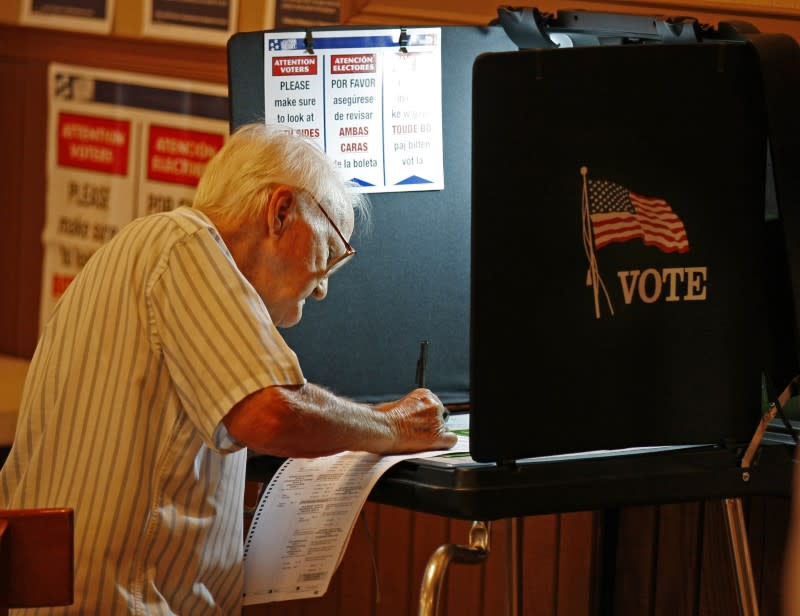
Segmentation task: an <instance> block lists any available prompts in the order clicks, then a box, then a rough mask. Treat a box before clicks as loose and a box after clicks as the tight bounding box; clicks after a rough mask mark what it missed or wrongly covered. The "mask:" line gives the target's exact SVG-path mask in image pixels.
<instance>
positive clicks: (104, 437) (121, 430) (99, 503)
mask: <svg viewBox="0 0 800 616" xmlns="http://www.w3.org/2000/svg"><path fill="white" fill-rule="evenodd" d="M303 382H304V379H303V374H302V372H301V369H300V366H299V364H298V362H297V358H296V356H295V354H294V353H293V352H292V351H291V350H290V349H289V348H288V346H287V345H286V343H285V342H284V340H283V339H282V338H281V336H280V334H279V333H278V331H277V329H276V328H275V326H274V324H273V323H272V321H271V319H270V316H269V314H268V312H267V309H266V307H265V306H264V303H263V302H262V300H261V298H260V297H259V296H258V295H257V293H256V291H255V290H254V289H253V287H252V286H251V285H250V283H249V282H248V281H247V280H246V279H245V278H244V277H243V276H242V274H241V273H240V272H239V270H238V269H237V267H236V265H235V264H234V261H233V259H232V257H231V255H230V253H229V252H228V250H227V248H226V247H225V245H224V243H223V241H222V239H221V238H220V236H219V234H218V233H217V231H216V229H215V228H214V226H213V225H212V224H211V222H210V221H209V220H208V219H207V218H206V217H205V216H204V215H203V214H202V213H200V212H198V211H196V210H193V209H191V208H179V209H177V210H175V211H172V212H167V213H163V214H155V215H152V216H147V217H143V218H139V219H136V220H134V221H133V222H132V223H130V224H129V225H127V226H126V227H125V228H124V229H123V230H122V231H121V232H120V233H119V234H118V235H117V237H115V238H114V239H113V240H111V241H110V242H109V243H107V244H105V245H104V246H103V247H102V248H100V250H98V251H97V253H96V254H95V255H94V256H93V257H92V258H91V259H90V260H89V262H88V263H87V264H86V266H85V267H84V268H83V270H82V271H81V273H80V274H79V275H78V276H77V277H76V278H75V280H74V281H73V282H72V284H70V286H69V287H68V289H67V291H66V292H65V293H64V295H63V296H62V297H61V299H60V300H59V302H58V303H57V304H56V306H55V308H54V310H53V314H52V315H51V317H50V319H49V320H48V322H47V324H46V326H45V327H44V329H43V332H42V337H41V339H40V341H39V344H38V346H37V349H36V352H35V354H34V356H33V360H32V362H31V366H30V370H29V374H28V378H27V381H26V383H25V389H24V392H23V399H22V404H21V409H20V414H19V418H18V425H17V433H16V436H15V440H14V445H13V447H12V450H11V452H10V454H9V457H8V460H7V461H6V463H5V465H4V466H3V469H2V471H0V507H4V508H35V507H71V508H73V509H74V510H75V602H74V604H73V605H72V606H71V607H68V608H44V609H42V610H41V611H40V612H37V611H36V610H27V611H19V612H13V613H26V614H27V613H30V614H34V613H47V614H103V615H104V616H105V615H113V614H181V615H184V614H188V615H195V614H224V615H226V616H229V615H231V614H238V613H240V612H241V599H242V588H243V563H242V558H243V545H242V543H243V500H244V481H245V465H246V459H247V453H246V451H245V450H244V449H242V448H241V447H240V446H238V445H236V444H235V443H234V442H233V441H232V440H231V439H230V437H229V436H228V434H227V431H226V430H225V427H224V424H222V423H221V420H222V418H223V417H224V416H225V414H226V413H227V412H228V411H229V410H230V409H231V407H233V406H234V405H235V404H236V403H237V402H239V401H240V400H241V399H242V398H244V397H245V396H247V395H249V394H251V393H253V392H254V391H257V390H258V389H261V388H263V387H268V386H271V385H276V384H302V383H303Z"/></svg>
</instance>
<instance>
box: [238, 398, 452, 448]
mask: <svg viewBox="0 0 800 616" xmlns="http://www.w3.org/2000/svg"><path fill="white" fill-rule="evenodd" d="M443 415H444V407H443V406H442V403H441V401H440V400H439V398H437V397H436V395H435V394H433V392H431V391H430V390H428V389H424V388H420V389H415V390H413V391H411V392H410V393H408V394H407V395H405V396H404V397H402V398H400V399H399V400H397V401H395V402H387V403H382V404H380V405H377V406H370V405H367V404H361V403H358V402H355V401H353V400H349V399H347V398H342V397H340V396H336V395H334V394H333V393H331V392H330V391H328V390H326V389H324V388H322V387H319V386H317V385H313V384H310V383H307V384H305V385H297V386H274V387H267V388H264V389H261V390H259V391H257V392H255V393H253V394H251V395H250V396H248V397H247V398H245V399H243V400H242V401H241V402H239V403H238V404H237V405H236V406H234V407H233V408H232V409H231V410H230V412H229V413H228V414H227V415H226V416H225V417H224V419H223V422H224V424H225V427H226V428H227V430H228V433H229V434H230V436H231V437H232V438H234V439H235V440H236V441H238V442H240V443H242V444H243V445H246V446H247V447H248V448H249V449H252V450H253V451H257V452H259V453H263V454H268V455H273V456H279V457H287V458H288V457H293V458H312V457H317V456H326V455H332V454H334V453H338V452H340V451H346V450H349V451H370V452H373V453H380V454H394V453H413V452H417V451H427V450H431V449H449V448H450V447H452V446H453V445H455V443H456V441H457V436H456V435H455V434H453V433H452V432H450V431H448V430H447V428H446V427H445V425H444V418H443Z"/></svg>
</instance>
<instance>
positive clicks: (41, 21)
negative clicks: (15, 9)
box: [12, 0, 114, 34]
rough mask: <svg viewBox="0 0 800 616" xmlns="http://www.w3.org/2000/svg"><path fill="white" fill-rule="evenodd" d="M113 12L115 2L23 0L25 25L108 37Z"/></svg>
mask: <svg viewBox="0 0 800 616" xmlns="http://www.w3.org/2000/svg"><path fill="white" fill-rule="evenodd" d="M12 1H13V0H12ZM113 13H114V0H20V12H19V16H20V23H21V24H23V25H28V26H38V27H44V28H57V29H59V30H79V31H82V32H93V33H98V34H107V33H109V32H110V31H111V24H112V19H113Z"/></svg>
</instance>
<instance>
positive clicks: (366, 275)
mask: <svg viewBox="0 0 800 616" xmlns="http://www.w3.org/2000/svg"><path fill="white" fill-rule="evenodd" d="M758 38H759V35H758V33H757V32H755V31H754V30H751V29H750V28H748V27H747V25H746V24H736V25H730V24H720V26H719V28H710V27H708V26H700V24H698V22H696V20H692V19H688V18H680V19H677V20H671V19H666V18H660V17H659V18H654V17H643V16H625V15H613V14H601V13H588V12H582V11H568V12H564V13H559V14H556V15H544V14H541V13H539V12H538V11H537V10H536V9H510V8H509V9H504V8H501V9H499V11H498V19H497V20H496V22H494V23H492V24H490V25H488V26H487V27H463V26H442V27H424V28H411V27H386V28H373V27H341V28H334V27H330V28H319V29H309V30H305V31H266V32H247V33H240V34H237V35H234V36H233V37H232V38H231V40H230V41H229V45H228V57H229V80H230V82H229V93H230V100H231V130H232V131H233V130H236V128H237V127H239V126H241V125H242V124H244V123H247V122H253V121H267V122H277V123H281V124H286V125H287V127H288V128H289V129H291V130H295V131H298V132H301V133H303V134H306V135H307V136H309V137H311V138H312V139H314V140H316V142H317V143H318V144H319V145H320V147H322V148H324V149H325V150H326V151H327V152H328V153H329V154H331V156H332V157H333V158H334V160H335V161H336V163H337V165H338V166H339V167H340V169H342V172H343V177H344V179H346V180H348V181H350V182H352V183H353V185H354V186H355V187H357V188H356V189H358V190H363V191H365V192H367V193H369V196H370V200H371V202H372V206H371V208H372V221H371V227H370V228H369V229H363V228H357V230H356V232H355V234H354V236H353V238H351V243H352V244H353V245H354V246H355V247H356V249H357V250H358V255H357V256H356V258H355V259H353V261H352V263H351V264H349V265H348V266H347V268H345V269H343V270H342V271H341V272H340V273H337V274H336V276H335V277H333V278H332V279H331V281H330V289H329V293H328V297H327V298H326V300H325V301H324V302H322V303H320V304H317V303H314V302H310V303H309V304H308V305H307V306H306V315H305V317H304V319H303V321H302V322H301V323H300V324H299V325H297V326H296V327H294V328H292V329H290V330H285V331H284V332H283V333H284V334H285V338H286V340H287V341H288V343H289V345H290V346H291V347H292V348H293V349H294V350H295V351H296V352H297V354H298V357H299V360H300V363H301V365H302V366H303V369H304V372H305V374H306V377H307V378H308V379H309V380H311V381H313V382H317V383H320V384H323V385H326V386H328V387H330V388H332V389H333V390H334V391H336V392H337V393H340V394H343V395H347V396H350V397H353V398H355V399H357V400H361V401H365V402H380V401H385V400H391V399H396V398H398V397H400V396H401V395H403V394H404V393H406V392H407V391H409V390H410V389H411V388H413V387H414V386H415V385H417V384H424V385H425V386H427V387H429V388H431V389H432V390H433V391H434V392H435V393H437V394H438V395H439V396H440V397H441V398H442V400H443V401H444V402H445V404H446V405H447V406H449V407H450V408H451V409H452V411H453V412H454V413H457V412H464V413H469V431H470V453H471V458H468V459H467V460H466V461H464V462H463V463H459V462H450V463H447V464H441V463H437V462H436V461H435V460H420V461H419V463H418V464H415V463H403V464H401V465H398V467H397V469H393V470H392V471H391V472H390V473H389V474H387V480H386V481H382V482H380V483H379V484H378V486H376V488H375V492H374V493H375V498H376V499H378V500H379V501H380V502H387V503H390V504H395V505H400V506H409V507H411V508H413V509H416V510H420V511H429V512H433V513H439V514H441V515H454V516H457V517H463V518H472V519H475V520H478V519H483V520H490V519H497V518H500V517H510V516H518V515H532V514H536V513H543V512H551V511H569V510H578V509H580V508H599V507H603V506H615V505H619V504H626V503H627V504H635V503H648V502H653V503H655V502H672V501H680V500H688V499H707V498H719V499H720V500H724V501H725V502H726V503H728V505H727V506H728V509H727V515H728V518H727V519H728V521H729V524H730V532H731V537H732V539H734V541H733V542H732V543H733V547H734V549H735V550H738V553H737V563H740V564H741V563H744V564H743V565H742V567H743V568H742V569H741V570H740V571H739V573H741V575H739V576H737V580H740V586H739V591H740V602H741V603H742V604H743V605H745V606H747V607H745V608H744V609H745V610H746V611H745V613H753V612H752V611H747V610H749V609H750V608H751V607H752V603H753V589H752V577H751V576H749V559H748V558H749V557H748V555H747V553H746V541H744V542H743V541H742V540H741V539H742V536H743V528H744V526H743V519H742V516H741V509H740V504H741V503H740V497H741V496H742V495H744V494H748V493H759V490H763V491H771V490H780V489H782V488H781V486H784V485H785V484H786V482H787V477H788V473H789V469H790V465H789V464H788V456H787V454H786V451H783V450H781V451H780V452H773V453H775V457H774V458H771V457H770V456H769V455H765V456H763V457H762V462H763V467H762V468H763V470H764V472H763V473H759V472H758V470H757V469H755V468H754V467H753V468H752V469H751V464H753V451H754V449H755V448H758V447H759V446H760V444H761V435H762V434H763V432H764V430H765V427H766V425H767V423H768V421H769V419H770V418H772V417H774V416H775V414H776V413H777V412H778V411H780V407H781V404H782V403H785V401H786V396H788V395H791V394H792V393H793V392H794V390H793V389H791V387H790V388H789V389H786V388H787V386H790V385H791V383H792V379H793V378H794V377H795V375H796V374H797V372H798V360H797V345H796V343H795V342H796V336H797V331H796V322H797V321H796V309H797V307H798V302H797V301H796V295H795V294H796V292H797V289H796V288H795V287H793V285H792V284H791V282H792V280H791V279H792V276H793V275H794V273H795V269H796V268H795V266H797V265H798V264H800V261H798V260H797V255H795V254H794V251H795V250H796V249H795V248H793V246H792V244H791V242H786V241H785V237H786V236H787V235H789V234H790V233H791V229H793V228H795V227H794V224H795V214H794V212H793V210H792V211H790V209H791V208H788V207H787V205H786V204H787V203H788V204H789V205H791V206H795V207H796V206H797V205H798V204H797V203H793V202H792V197H791V195H793V194H797V192H796V186H794V185H793V182H795V181H794V180H792V179H790V174H787V173H786V169H787V168H790V165H788V163H789V158H790V156H792V155H795V156H796V151H795V153H794V154H790V152H792V151H793V145H795V144H796V143H797V139H798V136H797V132H798V131H797V126H796V121H795V120H791V119H788V118H786V116H785V115H782V117H781V119H780V122H778V121H777V120H776V118H775V117H774V116H775V114H774V113H772V112H773V111H774V108H775V107H774V105H775V103H774V99H775V97H774V96H772V94H771V92H770V86H769V85H765V83H768V80H767V79H766V75H767V74H768V73H769V71H768V70H766V69H765V66H766V65H770V66H771V65H772V64H773V63H774V62H773V60H772V59H769V60H768V59H767V55H768V54H769V53H771V52H772V51H773V50H772V49H766V48H767V47H769V45H766V46H765V45H763V44H761V43H762V41H759V40H758ZM768 42H769V43H771V42H773V39H769V41H768ZM778 43H779V44H778V45H777V53H778V54H779V55H780V54H783V55H782V56H781V57H782V59H783V60H782V62H783V64H785V65H787V66H789V67H795V68H796V67H797V66H799V65H798V64H797V52H796V44H794V43H793V42H792V43H787V41H786V40H785V39H783V38H781V37H780V36H778ZM790 73H791V71H790V70H789V71H787V74H790ZM795 74H796V71H795ZM787 83H788V82H786V83H783V84H782V86H783V90H784V91H785V92H790V93H792V96H793V95H794V93H796V91H795V90H793V89H792V88H793V87H794V86H791V87H789V86H788V85H787ZM785 104H786V103H784V105H785ZM768 110H770V112H769V113H768ZM778 126H781V127H783V128H785V129H786V130H784V131H781V132H780V134H781V135H783V136H781V137H780V139H779V140H780V143H778V142H777V141H778V137H777V135H778V134H779V133H778V132H776V127H778ZM786 135H788V136H786ZM787 140H788V144H787ZM776 181H777V182H778V185H777V188H778V190H775V187H776V184H775V182H776ZM776 195H777V196H779V197H780V198H781V203H780V204H778V203H777V196H776ZM778 205H780V206H781V207H780V208H779V207H778ZM795 243H796V242H795ZM787 392H789V393H787ZM781 394H782V395H783V396H784V397H783V398H780V395H781ZM765 397H766V400H765ZM775 401H778V405H777V406H778V408H777V410H776V409H775V406H774V405H773V406H769V408H770V409H772V414H771V415H768V416H767V417H768V418H767V419H766V420H765V419H764V417H765V416H764V415H763V414H762V412H763V411H764V409H765V408H767V406H768V404H769V403H774V402H775ZM632 448H633V449H634V450H635V451H633V452H632ZM631 455H635V456H636V457H635V458H631V457H630V456H631ZM558 456H566V457H561V458H559V457H558ZM543 462H546V464H544V463H543ZM772 462H774V465H773V464H772ZM259 463H260V462H259V461H258V460H253V461H251V464H252V468H253V469H256V470H254V472H260V471H258V470H257V469H259V468H262V467H260V466H259ZM437 464H439V466H437ZM743 467H745V468H748V469H750V470H752V471H753V473H752V474H750V475H749V477H751V478H752V480H750V479H749V480H748V483H747V485H744V484H742V481H741V470H742V468H743ZM264 468H268V465H267V466H266V467H264ZM678 468H681V469H682V470H681V471H678V470H676V469H678ZM687 468H691V469H692V470H691V471H689V473H688V474H687V473H686V472H685V471H686V469H687ZM669 469H672V470H669ZM776 469H777V470H776ZM595 471H596V474H594V473H595ZM672 472H675V473H677V474H675V475H670V473H672ZM669 476H672V477H680V478H681V479H680V482H679V484H676V483H670V481H669V480H666V481H665V477H669ZM653 477H659V479H658V480H655V481H654V480H653ZM489 494H490V496H487V495H489ZM728 499H732V500H728ZM737 537H738V539H739V541H736V540H735V539H736V538H737ZM745 539H746V537H745ZM473 547H475V546H473ZM476 549H478V551H480V546H477V548H476ZM742 550H744V554H742ZM465 562H466V561H465ZM444 566H445V567H446V564H445V565H444ZM437 567H438V569H439V570H438V573H437V572H434V573H432V574H431V576H430V577H431V578H433V579H438V580H439V581H440V580H441V575H442V573H441V568H442V564H441V562H440V563H438V564H434V568H437ZM424 590H425V592H423V595H425V597H426V600H427V601H428V606H430V603H431V602H432V599H431V597H434V598H435V597H436V592H437V591H436V590H435V589H430V588H427V589H424Z"/></svg>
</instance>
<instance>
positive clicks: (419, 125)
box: [264, 28, 444, 192]
mask: <svg viewBox="0 0 800 616" xmlns="http://www.w3.org/2000/svg"><path fill="white" fill-rule="evenodd" d="M264 37H265V40H264V49H265V50H266V51H265V53H266V56H265V58H264V103H265V109H264V117H265V118H266V121H267V122H274V123H277V124H283V125H285V126H287V127H289V128H291V129H292V130H293V131H295V132H297V133H300V134H302V135H305V136H306V137H308V138H310V139H312V140H313V141H314V142H315V143H316V144H317V145H318V146H319V147H320V148H322V149H323V150H325V151H326V152H327V153H328V155H329V156H330V157H331V158H332V159H333V161H334V163H335V164H336V166H337V167H338V168H339V170H340V171H341V173H342V177H343V178H344V179H345V180H348V181H351V182H352V183H353V184H354V185H355V186H358V187H359V188H360V189H361V190H362V191H363V192H398V191H412V190H441V189H442V188H443V187H444V177H443V175H444V171H443V167H444V166H443V146H442V60H441V44H442V33H441V28H409V29H408V30H401V29H396V30H395V29H384V30H358V31H353V30H322V31H317V32H313V38H312V39H310V40H309V39H307V35H306V33H305V32H266V33H265V34H264ZM401 41H402V44H401Z"/></svg>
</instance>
